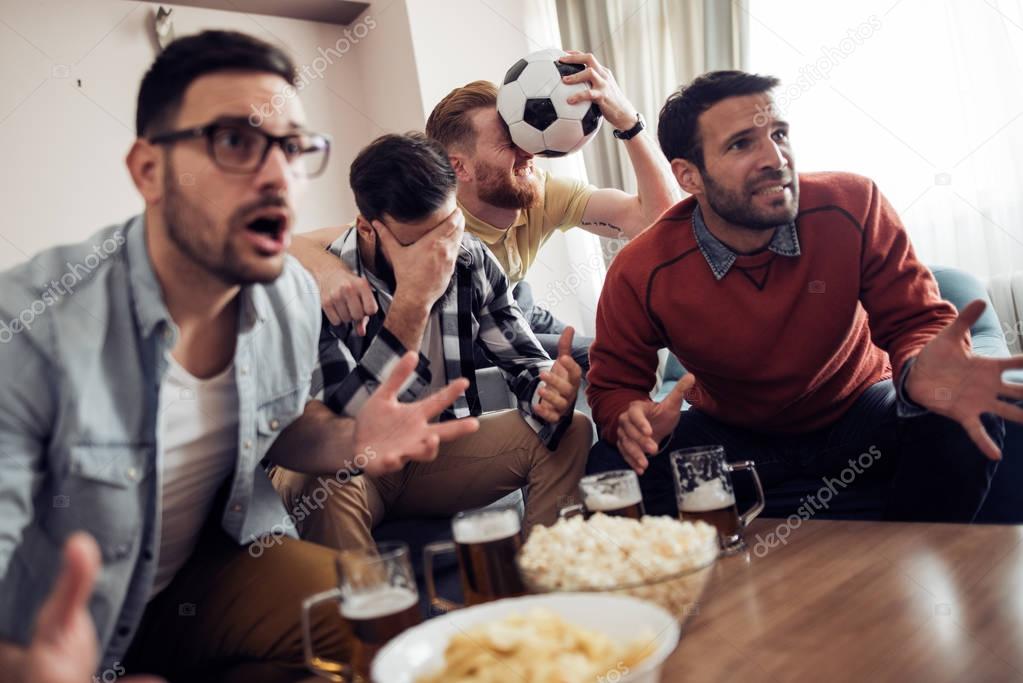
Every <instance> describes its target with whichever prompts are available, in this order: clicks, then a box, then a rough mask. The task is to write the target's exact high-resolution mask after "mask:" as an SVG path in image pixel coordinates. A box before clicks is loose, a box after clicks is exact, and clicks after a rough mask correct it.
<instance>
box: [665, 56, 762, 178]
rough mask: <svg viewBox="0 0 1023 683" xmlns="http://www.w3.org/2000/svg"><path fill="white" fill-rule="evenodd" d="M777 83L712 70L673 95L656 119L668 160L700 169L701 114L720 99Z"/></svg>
mask: <svg viewBox="0 0 1023 683" xmlns="http://www.w3.org/2000/svg"><path fill="white" fill-rule="evenodd" d="M779 83H780V81H779V80H778V79H777V78H775V77H774V76H761V75H759V74H751V73H746V72H745V71H711V72H708V73H705V74H703V75H702V76H699V77H698V78H696V80H694V81H693V82H692V83H690V84H689V85H686V86H683V87H682V88H681V89H680V90H679V91H678V92H676V93H672V94H671V96H670V97H668V101H667V102H665V103H664V106H663V107H662V108H661V114H660V116H659V117H658V119H657V141H658V142H659V143H660V145H661V151H662V152H664V156H666V157H668V161H671V160H672V159H685V160H687V161H690V162H692V163H694V164H696V167H697V168H699V169H700V170H701V171H702V170H703V169H704V166H703V141H702V140H701V139H700V127H699V119H700V114H702V113H703V112H705V111H707V110H708V109H710V108H711V107H713V106H714V105H715V104H717V103H718V102H720V101H721V100H725V99H728V98H729V97H741V96H743V95H759V94H761V93H765V92H770V91H771V90H773V89H774V88H776V87H777V86H778V84H779Z"/></svg>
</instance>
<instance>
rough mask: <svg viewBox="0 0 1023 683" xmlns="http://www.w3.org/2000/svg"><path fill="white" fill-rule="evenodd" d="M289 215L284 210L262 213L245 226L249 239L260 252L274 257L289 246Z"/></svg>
mask: <svg viewBox="0 0 1023 683" xmlns="http://www.w3.org/2000/svg"><path fill="white" fill-rule="evenodd" d="M289 223H290V222H289V220H288V214H287V212H285V211H282V210H273V211H269V212H261V213H259V214H258V215H256V216H255V217H254V218H252V219H251V220H249V222H248V223H246V224H245V230H246V232H247V234H248V236H249V239H250V240H251V241H252V242H253V243H254V244H255V245H256V248H257V249H259V250H260V251H262V252H264V253H266V254H268V255H274V254H279V253H280V252H282V251H284V249H286V248H287V246H288V244H287V243H288V236H289V234H288V228H289Z"/></svg>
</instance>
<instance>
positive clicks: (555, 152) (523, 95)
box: [497, 49, 603, 157]
mask: <svg viewBox="0 0 1023 683" xmlns="http://www.w3.org/2000/svg"><path fill="white" fill-rule="evenodd" d="M565 54H566V53H565V52H563V51H561V50H555V49H548V50H540V51H538V52H533V53H532V54H529V55H527V56H526V57H524V58H523V59H520V60H519V61H517V62H515V64H514V65H512V67H511V68H510V69H508V73H506V74H505V76H504V84H503V85H502V86H501V89H500V90H499V91H498V93H497V112H498V114H500V115H501V118H502V119H504V122H505V123H506V124H507V125H508V132H509V133H510V134H511V139H512V142H514V143H515V145H516V146H517V147H519V148H520V149H523V150H525V151H527V152H529V153H531V154H538V155H540V156H545V157H560V156H564V155H566V154H570V153H572V152H575V151H576V150H578V149H579V148H581V147H582V146H583V145H585V144H586V143H587V142H588V141H589V140H590V138H592V137H593V136H594V135H595V134H596V132H597V131H598V130H599V129H600V122H601V121H602V120H603V117H602V116H601V115H600V109H599V108H598V107H597V105H596V104H594V103H592V102H590V101H589V100H584V101H582V102H577V103H576V104H569V103H568V98H569V97H571V96H572V95H574V94H575V93H578V92H580V91H585V90H587V89H588V87H589V86H588V85H587V84H586V83H571V84H567V83H562V82H561V79H562V77H564V76H567V75H569V74H573V73H576V72H578V71H582V70H583V69H584V68H585V67H584V66H583V65H582V64H564V63H562V62H559V61H558V60H559V59H560V58H561V57H562V56H564V55H565Z"/></svg>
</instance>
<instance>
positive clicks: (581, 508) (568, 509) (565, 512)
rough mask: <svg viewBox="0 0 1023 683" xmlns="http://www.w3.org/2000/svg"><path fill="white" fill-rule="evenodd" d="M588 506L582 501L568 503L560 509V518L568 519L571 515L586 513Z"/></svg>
mask: <svg viewBox="0 0 1023 683" xmlns="http://www.w3.org/2000/svg"><path fill="white" fill-rule="evenodd" d="M585 514H586V506H585V505H583V504H582V503H576V504H575V505H566V506H565V507H563V508H561V509H560V510H558V519H568V518H569V517H575V516H576V515H585Z"/></svg>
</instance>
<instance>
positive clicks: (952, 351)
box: [906, 300, 1023, 460]
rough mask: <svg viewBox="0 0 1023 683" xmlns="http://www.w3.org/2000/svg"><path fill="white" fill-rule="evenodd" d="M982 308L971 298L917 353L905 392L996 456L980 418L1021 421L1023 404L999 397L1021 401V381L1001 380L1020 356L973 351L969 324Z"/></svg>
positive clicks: (1018, 365) (1017, 364)
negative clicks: (989, 355) (993, 355)
mask: <svg viewBox="0 0 1023 683" xmlns="http://www.w3.org/2000/svg"><path fill="white" fill-rule="evenodd" d="M984 307H985V304H984V302H983V301H979V300H978V301H973V302H971V303H970V304H969V305H968V306H966V308H964V309H963V310H962V311H961V312H960V313H959V315H958V316H957V317H956V319H955V321H954V322H952V324H951V325H949V326H948V327H946V328H945V329H944V330H942V331H941V332H940V333H939V334H938V335H937V336H936V337H935V338H934V339H932V340H931V341H930V342H929V343H928V344H927V346H925V347H924V348H923V350H922V351H920V354H919V355H918V356H917V357H916V361H915V362H914V364H913V367H912V368H911V369H910V371H909V376H908V377H907V378H906V393H907V394H908V395H909V398H910V399H911V400H913V401H914V402H916V403H918V404H920V405H921V406H923V407H924V408H927V409H928V410H930V411H932V412H934V413H937V414H939V415H944V416H945V417H948V418H950V419H953V420H955V421H956V422H958V423H959V424H961V425H962V426H963V429H965V430H966V432H967V433H968V434H969V435H970V438H971V439H973V442H974V443H975V444H977V447H978V448H980V450H981V451H982V452H983V453H984V455H986V456H987V457H989V458H991V459H992V460H998V459H1000V458H1001V452H1000V451H999V449H998V446H997V445H996V444H995V442H994V441H992V440H991V437H990V436H988V433H987V431H986V430H985V429H984V425H983V423H981V420H980V416H981V414H982V413H993V414H995V415H998V416H1000V417H1003V418H1005V419H1006V420H1012V421H1013V422H1023V408H1019V407H1017V406H1015V405H1012V404H1011V403H1007V402H1005V401H1003V400H1001V399H1000V398H999V397H1006V398H1010V399H1014V400H1020V399H1023V385H1020V384H1013V383H1011V382H1004V381H1002V373H1003V372H1004V371H1005V370H1012V369H1015V368H1023V356H1013V357H1012V358H984V357H982V356H977V355H974V354H973V352H972V348H971V345H970V337H969V333H970V328H971V327H972V326H973V324H974V323H976V322H977V320H978V319H979V318H980V315H981V313H983V312H984Z"/></svg>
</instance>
